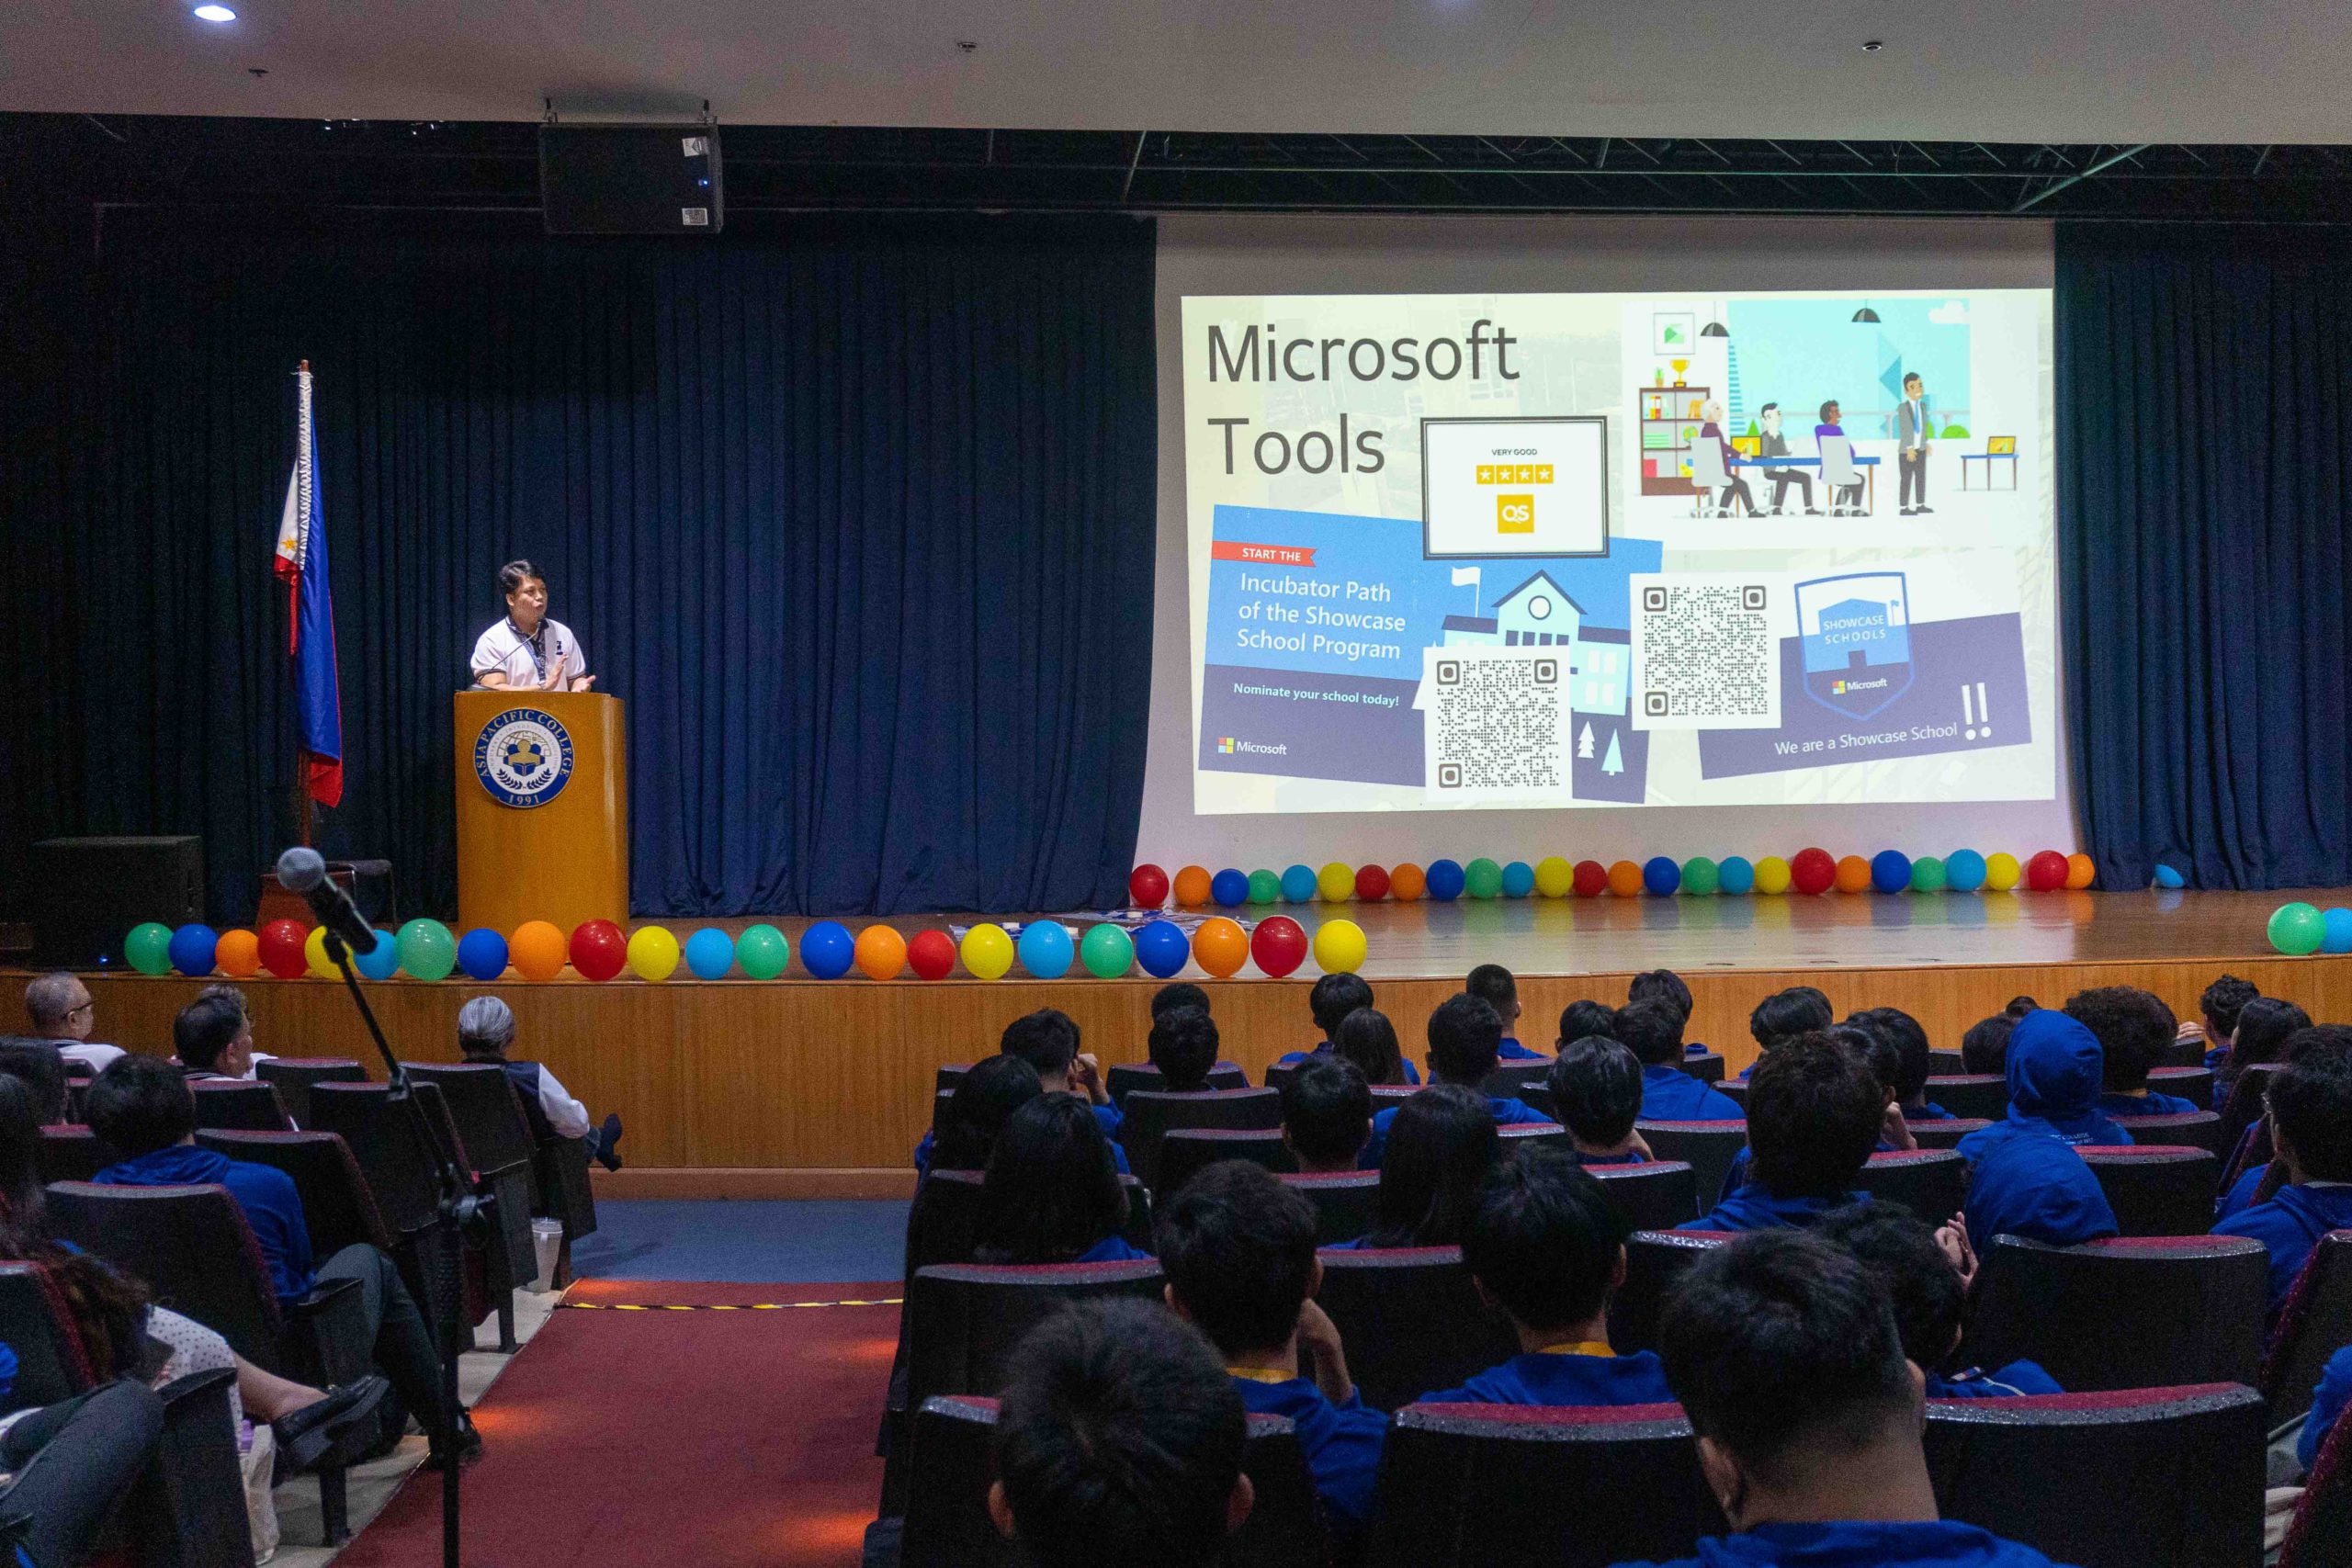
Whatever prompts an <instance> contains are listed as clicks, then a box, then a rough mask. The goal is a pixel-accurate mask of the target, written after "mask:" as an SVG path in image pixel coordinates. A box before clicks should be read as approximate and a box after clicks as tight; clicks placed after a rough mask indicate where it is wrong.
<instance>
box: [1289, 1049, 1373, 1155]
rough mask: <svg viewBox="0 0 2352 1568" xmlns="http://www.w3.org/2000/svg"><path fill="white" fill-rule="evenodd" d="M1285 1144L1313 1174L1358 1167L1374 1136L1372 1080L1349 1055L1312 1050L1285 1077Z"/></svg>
mask: <svg viewBox="0 0 2352 1568" xmlns="http://www.w3.org/2000/svg"><path fill="white" fill-rule="evenodd" d="M1282 1093H1283V1147H1284V1148H1286V1149H1288V1150H1289V1151H1290V1156H1291V1158H1292V1159H1293V1160H1295V1161H1296V1162H1297V1165H1298V1168H1299V1169H1300V1170H1302V1171H1304V1172H1306V1173H1307V1174H1308V1175H1316V1176H1319V1175H1328V1174H1330V1173H1333V1172H1338V1171H1351V1170H1354V1169H1355V1168H1356V1156H1358V1155H1361V1154H1362V1153H1363V1146H1364V1145H1365V1144H1366V1143H1368V1142H1370V1141H1371V1138H1372V1086H1371V1085H1369V1084H1367V1083H1365V1082H1364V1081H1363V1074H1362V1073H1360V1072H1358V1071H1357V1070H1356V1065H1355V1064H1354V1063H1353V1062H1351V1061H1349V1060H1348V1059H1347V1058H1346V1057H1344V1056H1312V1057H1309V1058H1308V1059H1307V1060H1306V1061H1304V1062H1301V1063H1300V1064H1299V1065H1298V1070H1297V1071H1295V1072H1294V1073H1292V1074H1291V1075H1290V1077H1288V1078H1286V1079H1284V1080H1283V1090H1282Z"/></svg>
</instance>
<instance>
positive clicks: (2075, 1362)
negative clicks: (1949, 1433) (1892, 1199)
mask: <svg viewBox="0 0 2352 1568" xmlns="http://www.w3.org/2000/svg"><path fill="white" fill-rule="evenodd" d="M1976 1245H1977V1248H1978V1252H1979V1255H1980V1256H1981V1257H1982V1258H1983V1260H1984V1261H1983V1266H1982V1270H1981V1272H1980V1273H1979V1275H1978V1278H1977V1281H1976V1315H1975V1321H1974V1323H1973V1325H1971V1327H1970V1329H1969V1336H1968V1343H1967V1345H1966V1347H1965V1348H1963V1350H1962V1359H1965V1360H1966V1361H1968V1362H1971V1363H1973V1364H1974V1365H1977V1366H1982V1367H1997V1366H2000V1365H2002V1364H2004V1363H2006V1362H2008V1361H2014V1360H2017V1359H2020V1358H2022V1359H2029V1360H2033V1361H2038V1362H2040V1363H2041V1366H2042V1367H2043V1368H2044V1369H2045V1370H2046V1371H2048V1372H2049V1373H2050V1375H2051V1376H2052V1377H2053V1378H2055V1379H2057V1380H2058V1386H2059V1387H2061V1388H2063V1389H2066V1390H2068V1391H2069V1392H2079V1391H2090V1390H2098V1389H2120V1388H2160V1387H2169V1386H2173V1385H2177V1384H2187V1383H2203V1382H2242V1383H2246V1384H2248V1385H2251V1384H2252V1383H2253V1382H2255V1380H2256V1376H2257V1375H2258V1373H2259V1371H2260V1368H2261V1362H2262V1328H2263V1320H2264V1316H2265V1310H2266V1305H2267V1288H2266V1284H2265V1281H2266V1280H2267V1275H2268V1272H2269V1254H2268V1253H2267V1252H2265V1251H2264V1250H2263V1247H2262V1244H2261V1243H2260V1242H2258V1241H2252V1240H2249V1239H2247V1238H2246V1237H2244V1236H2222V1235H2196V1236H2138V1237H2123V1238H2119V1239H2115V1240H2109V1241H2089V1242H2084V1243H2082V1244H2081V1245H2079V1246H2076V1247H2050V1246H2046V1245H2044V1244H2042V1243H2041V1242H2038V1241H2027V1240H2025V1239H2024V1238H2023V1237H2021V1236H2014V1235H2002V1236H1995V1237H1992V1238H1990V1239H1989V1240H1986V1239H1985V1238H1978V1239H1977V1243H1976Z"/></svg>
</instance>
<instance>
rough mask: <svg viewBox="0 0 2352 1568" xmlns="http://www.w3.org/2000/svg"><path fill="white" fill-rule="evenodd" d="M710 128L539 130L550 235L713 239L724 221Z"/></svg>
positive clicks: (543, 207)
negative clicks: (696, 236)
mask: <svg viewBox="0 0 2352 1568" xmlns="http://www.w3.org/2000/svg"><path fill="white" fill-rule="evenodd" d="M725 191H726V184H725V181H724V180H723V179H722V178H721V177H720V174H719V163H718V129H717V128H716V127H714V126H709V125H554V124H549V125H542V126H541V127H539V209H540V211H541V212H542V213H543V214H544V215H545V217H546V219H547V226H548V233H550V234H716V233H718V231H719V229H720V227H721V225H722V224H723V223H724V222H725V220H726V216H727V209H726V197H725Z"/></svg>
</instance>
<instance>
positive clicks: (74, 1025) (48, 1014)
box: [25, 969, 122, 1073]
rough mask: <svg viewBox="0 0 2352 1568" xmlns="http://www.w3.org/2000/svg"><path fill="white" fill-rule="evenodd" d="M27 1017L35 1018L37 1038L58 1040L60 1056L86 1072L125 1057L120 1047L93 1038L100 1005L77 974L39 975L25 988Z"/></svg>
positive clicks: (56, 1041)
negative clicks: (98, 1041) (92, 1031)
mask: <svg viewBox="0 0 2352 1568" xmlns="http://www.w3.org/2000/svg"><path fill="white" fill-rule="evenodd" d="M25 1016H26V1017H27V1018H28V1019H30V1020H31V1021H32V1026H33V1032H32V1037H33V1038H34V1039H36V1040H47V1041H51V1042H52V1043H55V1045H56V1047H57V1054H58V1055H61V1056H62V1057H64V1058H65V1059H66V1060H67V1061H68V1062H71V1063H73V1064H74V1066H76V1067H79V1068H81V1069H82V1070H84V1071H85V1072H90V1073H102V1072H105V1071H106V1070H107V1067H109V1066H113V1065H114V1063H115V1062H116V1061H118V1060H119V1059H120V1058H121V1056H122V1048H121V1047H120V1046H119V1045H102V1044H99V1043H97V1042H96V1041H94V1040H92V1039H91V1038H90V1031H91V1030H92V1029H93V1028H94V1027H95V1026H96V1023H97V1016H98V1014H97V1004H96V1003H95V1002H93V1001H91V999H90V988H89V987H87V986H85V985H84V984H82V980H81V977H80V976H77V975H70V974H68V973H66V972H65V971H64V970H62V969H60V970H57V971H55V972H53V973H51V974H48V975H40V976H35V977H34V979H33V981H32V983H31V984H30V985H28V986H27V987H25Z"/></svg>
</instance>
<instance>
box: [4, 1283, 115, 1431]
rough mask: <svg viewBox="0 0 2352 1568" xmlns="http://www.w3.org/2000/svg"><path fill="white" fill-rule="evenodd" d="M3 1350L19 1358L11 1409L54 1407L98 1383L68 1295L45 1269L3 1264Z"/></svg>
mask: <svg viewBox="0 0 2352 1568" xmlns="http://www.w3.org/2000/svg"><path fill="white" fill-rule="evenodd" d="M0 1345H6V1346H7V1347H8V1348H10V1349H12V1350H14V1351H15V1352H16V1353H17V1381H16V1382H15V1384H14V1385H13V1386H12V1387H11V1388H10V1390H9V1393H8V1401H7V1403H8V1406H9V1408H11V1409H23V1408H26V1407H28V1406H32V1405H40V1404H56V1403H57V1402H58V1401H59V1400H62V1399H71V1398H73V1397H74V1395H75V1394H77V1393H87V1392H88V1391H89V1389H90V1388H91V1386H92V1385H93V1384H94V1383H96V1382H97V1374H96V1369H95V1368H93V1367H92V1366H91V1365H90V1353H89V1349H88V1348H87V1347H86V1346H85V1345H84V1344H83V1342H82V1335H81V1331H80V1330H79V1329H78V1328H76V1327H75V1326H74V1314H73V1313H72V1312H71V1310H69V1308H68V1307H67V1305H66V1302H65V1295H64V1292H63V1291H62V1288H61V1287H60V1286H59V1285H58V1282H57V1280H56V1279H55V1278H54V1277H53V1276H52V1275H51V1273H50V1270H49V1269H48V1266H47V1265H45V1264H40V1263H0Z"/></svg>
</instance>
